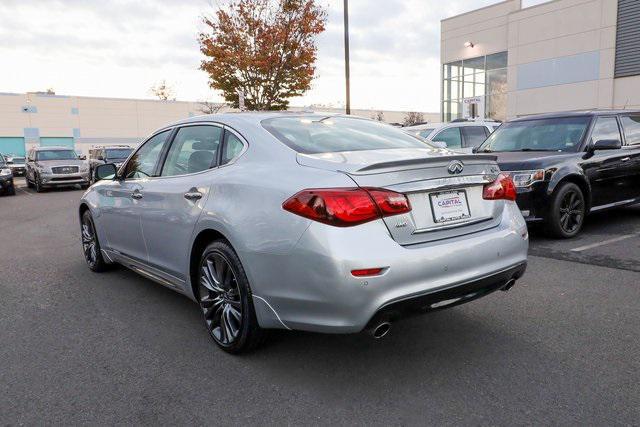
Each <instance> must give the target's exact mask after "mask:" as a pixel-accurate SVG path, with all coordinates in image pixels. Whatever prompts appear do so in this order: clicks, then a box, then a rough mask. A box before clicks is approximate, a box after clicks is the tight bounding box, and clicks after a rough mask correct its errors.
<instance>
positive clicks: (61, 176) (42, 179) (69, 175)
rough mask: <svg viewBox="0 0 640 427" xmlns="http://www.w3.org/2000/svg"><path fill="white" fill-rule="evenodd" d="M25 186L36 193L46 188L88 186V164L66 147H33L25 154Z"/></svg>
mask: <svg viewBox="0 0 640 427" xmlns="http://www.w3.org/2000/svg"><path fill="white" fill-rule="evenodd" d="M26 179H27V186H28V187H29V188H34V187H35V189H36V191H37V192H38V193H40V192H42V191H43V190H44V189H45V188H48V187H68V186H73V185H78V184H79V185H80V186H81V187H82V188H87V187H88V186H89V164H88V163H87V162H86V161H83V160H80V159H79V158H78V155H77V154H76V152H75V151H73V149H71V148H68V147H35V148H32V149H31V150H29V153H28V154H27V172H26Z"/></svg>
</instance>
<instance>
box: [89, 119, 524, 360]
mask: <svg viewBox="0 0 640 427" xmlns="http://www.w3.org/2000/svg"><path fill="white" fill-rule="evenodd" d="M96 177H97V178H98V179H100V181H98V182H97V183H96V184H94V185H93V186H92V187H91V188H90V189H89V190H88V191H87V192H86V193H85V194H84V195H83V197H82V199H81V201H80V206H79V211H78V212H79V218H80V223H81V229H82V245H83V250H84V256H85V259H86V262H87V264H88V266H89V268H90V269H91V270H93V271H102V270H104V269H105V268H106V267H107V265H108V264H111V263H120V264H122V265H124V266H126V267H129V268H131V269H133V270H134V271H136V272H138V273H140V274H142V275H144V276H146V277H148V278H150V279H152V280H155V281H157V282H159V283H161V284H163V285H165V286H168V287H170V288H172V289H174V290H177V291H178V292H182V293H184V294H186V295H187V296H189V297H191V298H193V299H194V300H196V301H197V302H198V303H199V304H200V308H201V310H202V313H203V315H204V321H205V325H206V327H207V328H208V330H209V333H210V335H211V337H212V338H213V340H214V341H215V342H216V343H217V344H218V345H219V346H220V347H222V348H223V349H224V350H226V351H229V352H232V353H236V352H240V351H244V350H248V349H250V348H253V347H254V346H256V345H257V344H258V343H259V342H260V341H261V340H262V338H263V336H264V330H265V329H269V328H280V329H299V330H307V331H317V332H327V333H352V332H359V331H362V330H363V329H366V330H368V331H371V333H372V334H373V335H374V336H375V337H381V336H383V335H385V334H386V333H387V331H388V330H389V327H390V323H389V322H391V321H392V320H395V319H396V318H399V317H401V316H403V315H406V314H408V313H414V312H422V313H423V312H426V311H429V310H434V309H437V308H444V307H450V306H453V305H456V304H461V303H464V302H467V301H471V300H473V299H475V298H478V297H481V296H484V295H486V294H488V293H490V292H492V291H494V290H498V289H503V290H506V289H508V288H510V287H511V286H512V285H513V284H514V283H515V280H516V279H518V278H519V277H520V276H521V275H522V274H523V272H524V271H525V267H526V262H527V247H528V234H527V229H526V223H525V222H524V220H523V219H522V216H521V215H520V211H519V210H518V207H517V206H516V204H515V203H514V201H513V200H514V199H515V187H514V185H513V182H512V181H511V179H510V178H509V177H508V176H506V175H503V174H500V171H499V169H498V167H497V164H496V162H495V157H494V156H491V155H484V156H476V155H459V154H455V153H453V152H451V151H448V150H443V149H438V148H434V147H429V146H426V145H425V144H424V143H423V142H421V141H420V140H418V139H416V138H414V137H412V136H410V135H407V134H406V133H404V132H403V131H402V130H400V129H396V128H393V127H392V126H389V125H386V124H381V123H379V122H375V121H372V120H367V119H361V118H355V117H350V116H332V115H320V114H305V113H297V114H294V113H275V112H274V113H243V114H222V115H213V116H201V117H197V118H192V119H187V120H184V121H181V122H178V123H176V124H173V125H170V126H167V127H165V128H162V129H160V130H158V131H157V132H156V133H154V134H153V135H152V136H151V137H150V138H148V139H147V140H146V141H145V142H144V143H142V144H141V146H140V147H138V148H137V150H136V151H135V152H134V154H133V155H131V156H130V157H129V159H128V160H127V162H126V163H125V164H124V165H123V166H122V167H121V168H120V169H117V168H116V167H115V165H113V164H106V165H100V166H98V167H97V169H96Z"/></svg>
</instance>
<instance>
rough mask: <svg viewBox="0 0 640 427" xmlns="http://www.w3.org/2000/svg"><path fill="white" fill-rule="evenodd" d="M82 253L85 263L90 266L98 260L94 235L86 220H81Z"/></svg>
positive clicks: (88, 221)
mask: <svg viewBox="0 0 640 427" xmlns="http://www.w3.org/2000/svg"><path fill="white" fill-rule="evenodd" d="M82 251H83V252H84V258H85V259H86V260H87V263H88V264H89V265H90V266H93V265H95V263H96V261H97V260H98V252H97V244H96V233H95V229H94V228H93V224H92V223H91V221H90V220H89V219H87V218H84V219H83V220H82Z"/></svg>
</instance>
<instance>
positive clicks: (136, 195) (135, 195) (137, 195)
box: [131, 191, 142, 200]
mask: <svg viewBox="0 0 640 427" xmlns="http://www.w3.org/2000/svg"><path fill="white" fill-rule="evenodd" d="M131 198H132V199H136V200H140V199H142V193H141V192H139V191H134V192H133V193H131Z"/></svg>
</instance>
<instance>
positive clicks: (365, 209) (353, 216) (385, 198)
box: [282, 188, 411, 227]
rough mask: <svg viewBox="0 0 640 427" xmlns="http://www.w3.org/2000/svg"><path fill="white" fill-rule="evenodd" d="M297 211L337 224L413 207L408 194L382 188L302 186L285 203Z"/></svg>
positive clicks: (362, 221) (409, 209)
mask: <svg viewBox="0 0 640 427" xmlns="http://www.w3.org/2000/svg"><path fill="white" fill-rule="evenodd" d="M282 207H283V209H285V210H287V211H289V212H292V213H294V214H296V215H300V216H303V217H305V218H309V219H312V220H314V221H318V222H322V223H325V224H329V225H333V226H336V227H350V226H353V225H358V224H363V223H365V222H369V221H373V220H375V219H379V218H382V217H386V216H392V215H398V214H403V213H407V212H410V211H411V205H410V204H409V199H407V197H406V196H405V195H404V194H400V193H396V192H394V191H389V190H384V189H381V188H319V189H309V190H302V191H300V192H299V193H297V194H295V195H294V196H292V197H290V198H289V199H288V200H286V201H285V202H284V203H283V204H282Z"/></svg>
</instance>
